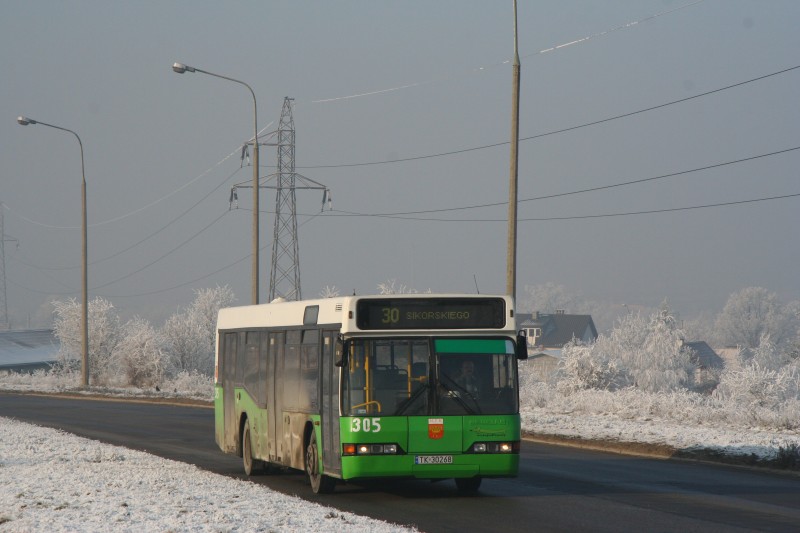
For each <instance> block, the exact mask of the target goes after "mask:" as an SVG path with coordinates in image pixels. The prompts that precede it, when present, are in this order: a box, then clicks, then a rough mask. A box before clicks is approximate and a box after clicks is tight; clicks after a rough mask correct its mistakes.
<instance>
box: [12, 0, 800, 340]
mask: <svg viewBox="0 0 800 533" xmlns="http://www.w3.org/2000/svg"><path fill="white" fill-rule="evenodd" d="M689 4H694V5H689ZM684 6H686V7H684ZM518 9H519V11H518V15H519V45H520V56H521V62H522V88H521V104H520V136H521V138H523V140H522V141H521V142H520V156H519V199H520V200H521V202H520V206H519V219H520V222H519V239H520V240H519V253H518V275H517V287H518V296H520V297H521V296H522V294H523V289H524V286H525V285H536V284H541V283H546V282H554V283H557V284H561V285H564V286H565V287H567V288H569V289H571V290H575V291H580V292H581V293H582V294H583V295H584V296H585V297H587V298H590V299H594V300H598V301H606V302H609V303H610V305H615V304H619V305H622V304H623V303H626V304H629V305H647V306H655V305H658V303H659V302H661V301H662V300H664V299H665V298H666V299H668V300H669V302H670V304H671V305H672V306H673V308H675V309H676V310H677V311H679V312H681V313H683V314H686V315H688V314H691V313H695V312H699V311H704V310H707V311H711V312H715V313H716V312H718V311H719V310H720V309H721V308H722V306H723V305H724V303H725V301H726V299H727V298H728V296H729V295H730V294H731V293H733V292H735V291H738V290H740V289H741V288H744V287H748V286H761V287H765V288H767V289H769V290H770V291H774V292H776V293H777V294H778V295H779V297H780V298H781V299H783V300H792V299H798V298H800V281H799V279H800V277H799V276H798V275H797V264H798V259H800V244H798V242H799V240H798V238H797V228H798V227H800V214H799V213H800V197H797V196H795V197H791V198H784V199H776V200H770V201H760V202H749V203H743V204H738V205H732V206H719V207H704V208H700V209H685V210H680V211H669V212H660V213H641V212H646V211H659V210H669V209H678V208H688V207H697V206H709V205H712V204H720V203H729V202H743V201H750V200H756V199H761V198H766V197H777V196H785V195H792V194H798V193H800V180H799V179H798V162H800V150H794V151H788V152H786V153H783V154H779V155H773V156H768V157H761V158H757V159H752V160H750V161H746V162H741V163H736V164H729V165H723V166H718V167H716V168H713V169H707V170H703V171H695V172H686V171H690V170H693V169H698V168H701V167H709V166H714V165H721V164H723V163H730V162H733V161H737V160H741V159H747V158H752V157H755V156H760V155H764V154H769V153H773V152H778V151H782V150H788V149H792V148H796V147H798V146H800V106H799V105H798V100H797V94H800V69H794V70H789V71H787V72H784V73H782V74H776V73H778V72H780V71H783V70H786V69H790V68H792V67H797V66H798V65H800V59H798V57H797V54H796V51H797V50H800V33H799V32H798V31H797V29H796V24H797V21H798V20H800V3H798V2H796V1H794V0H785V1H778V0H771V1H769V2H767V1H745V0H725V1H722V0H705V1H702V2H699V3H694V2H692V0H673V1H667V0H627V1H624V0H619V1H605V0H604V1H601V2H598V1H595V0H570V1H565V0H558V1H556V0H552V1H545V2H541V1H539V2H532V1H528V0H520V1H519V7H518ZM634 22H638V23H637V24H631V23H634ZM512 29H513V26H512V2H511V0H508V1H504V2H485V1H464V0H459V1H455V0H451V1H436V2H430V1H417V0H411V1H404V2H368V1H361V2H358V1H337V2H321V1H315V2H289V1H282V2H277V1H265V2H224V3H223V2H211V1H206V2H194V1H192V2H189V1H175V2H156V1H145V2H121V1H111V2H108V1H99V0H98V1H69V2H56V1H42V0H31V1H25V2H23V1H13V2H12V1H9V2H3V3H0V73H2V77H1V78H0V79H1V80H2V81H0V118H2V121H0V202H2V203H3V204H4V205H5V206H6V208H5V209H4V210H3V216H4V226H5V228H4V229H5V234H6V240H5V256H6V263H5V270H6V284H7V303H8V306H9V315H10V317H11V320H12V326H16V327H24V326H26V325H27V324H26V323H25V321H26V320H27V319H28V317H32V318H31V320H32V321H33V322H34V324H33V325H37V324H36V323H35V322H36V321H37V320H41V318H42V317H43V316H44V317H45V318H46V314H47V312H46V309H47V306H46V303H47V302H49V301H51V300H53V299H67V298H79V296H80V292H79V291H80V229H79V226H80V156H79V150H78V145H77V142H76V140H75V138H74V137H72V136H71V135H69V134H66V133H64V132H60V131H56V130H54V129H51V128H47V127H45V126H41V125H31V126H27V127H25V128H23V127H21V126H19V125H18V124H17V123H16V120H15V119H16V117H17V116H18V115H26V116H28V117H30V118H33V119H35V120H39V121H43V122H48V123H50V124H54V125H58V126H61V127H64V128H69V129H72V130H74V131H76V132H77V133H78V134H79V135H80V137H81V139H82V141H83V145H84V150H85V158H86V179H87V184H88V185H87V187H88V218H89V294H90V298H94V297H95V296H102V297H104V298H107V299H109V300H110V301H111V302H112V303H113V304H114V305H115V307H116V308H117V309H119V310H120V311H121V312H122V313H124V314H127V315H133V314H141V315H143V316H145V317H147V318H151V319H152V320H154V321H160V320H163V319H164V318H166V317H168V316H169V315H170V314H172V313H174V312H175V311H176V310H177V309H178V308H179V307H181V306H186V305H188V304H189V303H190V302H191V301H192V299H193V296H194V295H193V292H192V291H193V289H199V288H206V287H214V286H216V285H229V286H231V288H232V289H233V290H234V292H235V293H236V295H237V297H238V303H241V304H247V303H249V300H250V258H249V254H250V246H251V244H250V243H251V240H250V239H251V235H250V231H251V212H250V210H249V209H250V206H251V204H252V200H251V198H252V197H251V196H250V194H251V192H250V190H249V189H243V190H240V191H239V206H238V207H239V209H234V210H230V211H229V203H228V200H229V193H230V188H231V186H232V185H233V184H235V183H242V182H245V183H249V180H250V179H251V177H252V170H251V168H250V167H247V166H245V167H244V168H240V166H241V161H240V158H239V153H240V147H241V145H242V143H243V142H245V141H246V140H247V139H249V138H250V137H251V135H252V128H253V119H252V117H253V107H252V98H251V96H250V94H249V93H248V92H247V91H246V89H245V88H244V87H242V86H241V85H238V84H235V83H231V82H227V81H224V80H220V79H216V78H213V77H211V76H207V75H204V74H201V73H194V74H190V73H186V74H183V75H178V74H175V73H174V72H172V70H171V65H172V63H173V62H175V61H179V62H183V63H186V64H188V65H192V66H195V67H198V68H201V69H204V70H208V71H211V72H215V73H218V74H221V75H224V76H228V77H232V78H236V79H240V80H243V81H245V82H247V83H248V84H249V85H250V86H251V87H253V89H254V91H255V93H256V97H257V99H258V111H259V129H262V128H266V131H273V130H274V129H276V128H277V123H278V119H279V117H280V111H281V107H282V105H283V99H284V97H286V96H289V97H292V98H294V99H295V100H294V102H295V108H294V113H293V116H294V123H295V131H296V164H297V172H299V173H301V174H302V175H305V176H308V177H309V178H311V179H313V180H315V181H317V182H320V183H323V184H325V185H326V186H327V187H329V188H330V190H331V192H332V196H333V209H334V210H333V211H326V212H324V213H320V206H321V200H322V194H321V193H320V192H319V191H298V192H297V210H298V213H299V214H300V216H299V217H298V225H299V239H300V262H301V279H302V291H303V296H304V297H305V298H314V297H317V296H318V294H319V293H320V291H321V290H322V289H323V288H324V287H325V286H335V287H336V288H338V289H339V290H340V291H341V292H342V294H351V293H353V292H354V291H355V292H357V293H359V294H369V293H374V292H375V291H376V290H377V289H376V286H377V284H378V283H381V282H384V281H386V280H389V279H396V280H397V281H398V283H402V284H404V285H406V286H408V287H413V288H415V289H418V290H420V291H422V290H428V289H431V290H433V291H434V292H474V291H475V290H476V283H477V286H478V288H479V289H480V291H481V292H482V293H502V292H504V291H505V262H506V231H507V225H506V221H505V219H506V216H507V205H505V202H507V200H508V174H509V170H508V169H509V146H508V144H507V143H508V140H509V135H510V117H511V94H512V90H511V67H510V64H509V63H508V60H509V59H510V58H511V57H512V52H513V38H512ZM568 43H572V44H569V45H568V46H563V47H559V48H556V49H552V50H550V49H551V48H553V47H556V46H558V45H565V44H568ZM548 50H549V51H548ZM770 74H775V75H773V76H769V77H766V78H764V79H762V80H758V81H752V82H750V83H745V84H743V85H740V86H737V87H733V88H730V89H726V90H722V91H719V92H715V93H712V94H708V95H705V96H698V95H701V94H703V93H706V92H709V91H714V90H716V89H722V88H725V87H728V86H732V85H735V84H739V83H742V82H746V81H750V80H754V79H756V78H760V77H762V76H767V75H770ZM390 89H391V90H390ZM693 96H697V98H692V99H689V100H686V101H683V102H679V103H674V104H672V105H664V104H668V103H671V102H676V101H678V100H681V99H686V98H689V97H693ZM321 100H324V101H321ZM662 105H663V107H659V108H657V109H653V110H650V111H646V112H641V113H635V114H632V115H629V116H626V117H623V118H618V119H615V120H608V121H605V119H609V118H613V117H618V116H621V115H628V114H630V113H634V112H636V111H641V110H644V109H648V108H653V107H656V106H662ZM598 121H603V122H599V123H597V124H594V125H588V126H585V127H580V128H576V129H569V128H574V127H576V126H583V125H586V124H590V123H594V122H598ZM270 123H272V125H271V126H270ZM268 126H269V127H268ZM565 129H569V131H563V132H561V133H557V132H558V131H560V130H565ZM493 145H497V146H493ZM451 152H458V153H451ZM440 154H450V155H440ZM229 156H230V157H229ZM423 156H436V157H423ZM226 158H227V159H226ZM399 159H410V160H407V161H402V162H391V163H387V162H386V161H395V160H399ZM275 161H276V155H275V149H274V148H272V147H264V148H262V151H261V164H262V169H261V175H262V176H267V175H268V174H270V173H271V172H273V171H274V165H275ZM364 163H378V164H371V165H366V164H364ZM682 172H685V173H682ZM675 173H682V174H679V175H675V176H670V177H663V178H660V179H651V180H648V179H649V178H658V177H661V176H666V175H669V174H675ZM638 180H647V181H641V182H640V183H636V184H630V185H625V186H618V187H612V188H605V189H602V190H596V191H592V192H583V193H579V194H569V195H564V193H572V192H577V191H583V190H585V189H593V188H601V187H607V186H610V185H617V184H623V183H627V182H633V181H638ZM273 183H274V182H270V183H269V184H270V185H271V184H273ZM552 195H561V196H558V197H552V198H548V199H541V200H536V198H538V197H543V196H552ZM274 204H275V193H274V190H273V189H266V188H265V189H262V190H261V210H262V217H261V222H262V226H261V237H262V239H261V246H262V253H261V291H260V294H261V300H262V301H263V300H265V299H266V295H267V290H268V282H269V275H268V271H267V269H268V268H269V265H270V251H271V240H272V235H273V218H272V213H273V212H274V207H275V205H274ZM475 206H486V207H475ZM633 212H637V213H641V214H635V215H634V214H628V215H624V216H603V217H599V216H598V215H621V214H624V213H633ZM404 213H410V214H404ZM356 214H358V215H357V216H356ZM12 239H13V240H12ZM140 241H141V242H140Z"/></svg>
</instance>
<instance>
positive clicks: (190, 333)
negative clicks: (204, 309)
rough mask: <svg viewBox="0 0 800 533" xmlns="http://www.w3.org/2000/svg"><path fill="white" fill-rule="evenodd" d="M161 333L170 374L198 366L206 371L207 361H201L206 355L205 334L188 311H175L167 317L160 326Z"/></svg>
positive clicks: (196, 368)
mask: <svg viewBox="0 0 800 533" xmlns="http://www.w3.org/2000/svg"><path fill="white" fill-rule="evenodd" d="M161 335H162V337H163V339H164V349H165V350H166V352H167V356H168V357H167V358H168V363H169V364H168V368H169V373H170V375H173V374H177V373H179V372H182V371H191V370H198V369H199V368H200V367H204V368H203V373H204V374H207V373H208V368H206V367H207V361H206V362H202V363H201V360H202V359H203V358H204V357H205V355H206V353H205V352H206V350H205V340H206V339H205V335H204V334H203V332H202V329H201V328H200V325H199V324H197V323H195V322H194V321H193V320H192V317H191V315H190V314H189V313H188V312H186V311H183V312H177V313H175V314H174V315H172V316H171V317H169V318H168V319H167V321H166V322H165V323H164V326H163V327H162V328H161Z"/></svg>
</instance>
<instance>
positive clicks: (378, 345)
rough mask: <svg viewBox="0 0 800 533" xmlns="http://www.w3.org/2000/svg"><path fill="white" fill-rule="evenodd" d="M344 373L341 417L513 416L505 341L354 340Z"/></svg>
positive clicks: (509, 346)
mask: <svg viewBox="0 0 800 533" xmlns="http://www.w3.org/2000/svg"><path fill="white" fill-rule="evenodd" d="M348 346H349V348H348V358H347V361H348V364H347V366H346V367H344V368H343V369H342V396H341V397H342V411H343V414H344V415H345V416H359V415H375V414H380V415H382V416H392V415H395V416H403V415H409V416H410V415H442V416H444V415H474V414H516V413H517V412H518V410H519V406H518V394H517V375H516V359H515V355H514V344H513V342H512V341H511V340H510V339H507V338H452V337H448V338H414V339H408V338H404V339H396V338H386V339H374V338H371V339H354V340H351V341H350V342H349V343H348Z"/></svg>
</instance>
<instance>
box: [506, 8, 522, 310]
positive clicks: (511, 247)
mask: <svg viewBox="0 0 800 533" xmlns="http://www.w3.org/2000/svg"><path fill="white" fill-rule="evenodd" d="M519 77H520V64H519V46H518V41H517V0H514V63H513V82H512V85H513V92H512V98H511V169H510V173H509V174H510V176H509V183H508V251H507V253H508V255H507V258H506V293H507V294H508V295H509V296H511V297H512V298H516V296H517V294H516V293H517V175H518V173H517V163H518V161H519V154H518V151H517V147H518V145H519Z"/></svg>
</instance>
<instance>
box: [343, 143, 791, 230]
mask: <svg viewBox="0 0 800 533" xmlns="http://www.w3.org/2000/svg"><path fill="white" fill-rule="evenodd" d="M796 150H800V146H795V147H793V148H786V149H783V150H777V151H774V152H768V153H764V154H758V155H754V156H749V157H743V158H741V159H735V160H732V161H725V162H722V163H714V164H711V165H705V166H702V167H696V168H692V169H688V170H680V171H677V172H671V173H669V174H661V175H659V176H651V177H649V178H641V179H636V180H629V181H623V182H620V183H613V184H610V185H600V186H597V187H589V188H586V189H578V190H575V191H568V192H561V193H555V194H547V195H543V196H534V197H531V198H523V199H521V200H519V203H523V202H534V201H537V200H550V199H553V198H560V197H563V196H571V195H575V194H583V193H588V192H596V191H602V190H606V189H613V188H617V187H624V186H627V185H636V184H639V183H646V182H650V181H656V180H661V179H666V178H673V177H675V176H682V175H685V174H691V173H694V172H700V171H703V170H711V169H715V168H720V167H725V166H729V165H735V164H739V163H745V162H748V161H754V160H756V159H762V158H765V157H771V156H776V155H780V154H785V153H789V152H794V151H796ZM505 205H508V201H507V200H506V201H501V202H491V203H484V204H476V205H469V206H460V207H447V208H440V209H423V210H419V211H399V212H393V213H354V214H353V216H387V217H388V216H401V215H420V214H426V213H446V212H451V211H466V210H470V209H483V208H487V207H498V206H505Z"/></svg>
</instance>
